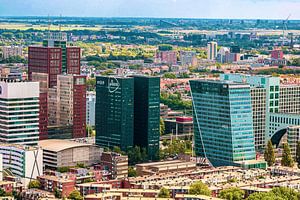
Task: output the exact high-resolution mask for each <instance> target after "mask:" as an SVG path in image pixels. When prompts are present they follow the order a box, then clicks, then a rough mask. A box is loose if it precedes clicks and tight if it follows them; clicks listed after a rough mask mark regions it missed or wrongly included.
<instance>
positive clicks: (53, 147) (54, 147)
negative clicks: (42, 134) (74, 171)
mask: <svg viewBox="0 0 300 200" xmlns="http://www.w3.org/2000/svg"><path fill="white" fill-rule="evenodd" d="M38 145H39V146H41V147H42V148H43V149H45V150H48V151H54V152H59V151H62V150H65V149H70V148H76V147H85V146H91V145H92V144H88V143H79V142H74V141H70V140H58V139H51V140H40V141H39V143H38Z"/></svg>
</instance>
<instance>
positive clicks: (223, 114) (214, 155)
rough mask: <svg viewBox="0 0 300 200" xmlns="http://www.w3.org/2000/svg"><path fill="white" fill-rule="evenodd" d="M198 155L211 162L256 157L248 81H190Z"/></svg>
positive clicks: (244, 159) (217, 162)
mask: <svg viewBox="0 0 300 200" xmlns="http://www.w3.org/2000/svg"><path fill="white" fill-rule="evenodd" d="M190 85H191V91H192V98H193V115H194V137H195V151H196V154H197V156H201V157H205V158H207V159H208V160H209V161H210V162H211V164H212V165H213V166H222V165H236V163H238V162H244V161H245V162H246V161H250V160H255V158H256V154H255V148H254V134H253V117H252V106H251V94H250V85H248V84H243V83H233V82H226V81H209V80H192V81H190Z"/></svg>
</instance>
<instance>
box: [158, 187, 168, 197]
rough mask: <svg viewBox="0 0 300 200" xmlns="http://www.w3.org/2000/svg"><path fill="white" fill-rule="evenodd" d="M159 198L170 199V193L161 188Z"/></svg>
mask: <svg viewBox="0 0 300 200" xmlns="http://www.w3.org/2000/svg"><path fill="white" fill-rule="evenodd" d="M158 198H170V191H169V190H168V189H166V188H164V187H162V188H160V190H159V193H158Z"/></svg>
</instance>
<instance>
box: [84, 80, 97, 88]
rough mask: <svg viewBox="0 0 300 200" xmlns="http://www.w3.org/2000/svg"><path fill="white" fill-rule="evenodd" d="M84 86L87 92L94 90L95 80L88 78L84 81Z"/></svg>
mask: <svg viewBox="0 0 300 200" xmlns="http://www.w3.org/2000/svg"><path fill="white" fill-rule="evenodd" d="M86 86H87V90H88V91H93V90H95V87H96V78H89V79H87V80H86Z"/></svg>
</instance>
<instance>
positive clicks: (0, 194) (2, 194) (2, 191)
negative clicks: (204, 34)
mask: <svg viewBox="0 0 300 200" xmlns="http://www.w3.org/2000/svg"><path fill="white" fill-rule="evenodd" d="M4 196H6V192H5V190H4V189H2V188H0V197H4Z"/></svg>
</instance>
